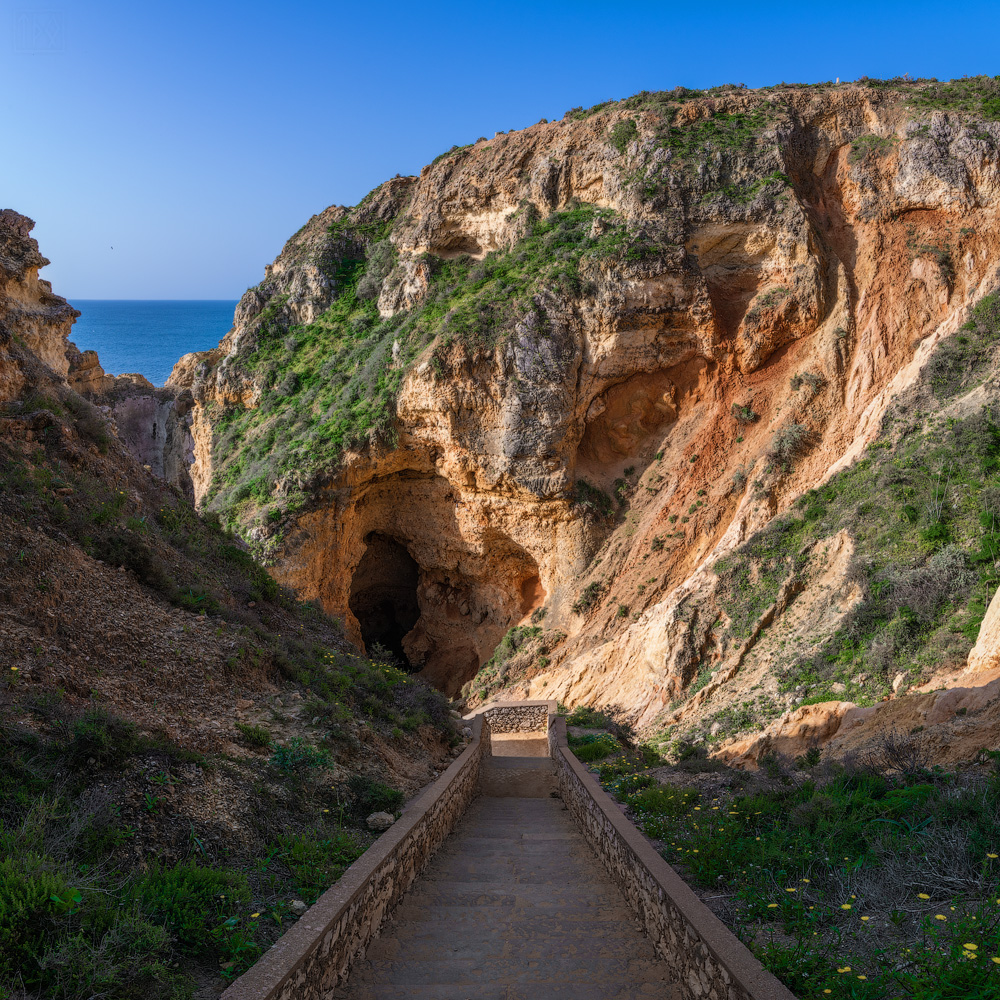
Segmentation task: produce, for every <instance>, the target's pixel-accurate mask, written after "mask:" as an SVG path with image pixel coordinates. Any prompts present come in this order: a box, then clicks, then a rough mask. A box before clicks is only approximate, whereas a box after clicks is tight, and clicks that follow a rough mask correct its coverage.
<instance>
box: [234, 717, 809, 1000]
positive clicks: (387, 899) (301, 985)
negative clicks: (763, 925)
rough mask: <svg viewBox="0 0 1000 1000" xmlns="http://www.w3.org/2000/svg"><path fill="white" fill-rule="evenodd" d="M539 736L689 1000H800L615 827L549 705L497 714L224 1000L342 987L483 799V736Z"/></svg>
mask: <svg viewBox="0 0 1000 1000" xmlns="http://www.w3.org/2000/svg"><path fill="white" fill-rule="evenodd" d="M491 731H492V732H495V733H498V734H499V733H511V732H545V733H547V736H548V743H549V753H550V756H551V757H552V759H553V760H554V762H555V770H556V775H557V779H558V790H559V791H558V794H559V795H560V796H561V797H562V799H563V802H564V803H565V805H566V807H567V809H569V810H570V812H571V813H572V814H573V817H574V819H575V820H576V821H577V823H579V825H580V827H581V829H582V831H583V833H584V835H585V836H586V838H587V840H588V842H589V843H590V846H591V847H592V848H593V850H594V852H595V853H596V854H597V856H598V857H599V858H600V860H601V862H602V863H603V864H604V865H605V867H606V868H607V869H608V871H609V873H610V874H611V876H612V877H613V878H614V879H615V881H616V882H617V883H618V885H619V887H620V888H621V890H622V893H623V894H624V896H625V899H626V900H627V901H628V903H629V905H630V907H631V908H632V909H633V911H634V912H635V913H636V915H637V916H638V918H639V920H640V921H641V923H642V926H643V928H644V930H645V932H646V934H647V935H648V936H649V938H650V939H651V940H652V942H653V944H654V946H655V948H656V951H657V954H658V956H659V957H660V958H661V959H662V960H663V961H664V962H665V963H666V964H667V965H668V967H669V968H670V969H671V970H672V972H673V974H674V976H675V978H676V980H677V981H678V982H681V983H683V984H684V985H685V986H686V987H687V988H688V990H689V991H690V994H691V996H692V998H698V1000H701V998H704V1000H795V997H794V996H793V994H792V993H790V992H789V991H788V990H787V989H786V988H785V987H784V986H782V984H781V983H779V982H778V980H777V979H775V977H774V976H772V975H771V974H770V973H769V972H767V971H765V969H764V968H763V967H762V966H761V964H760V962H758V961H757V959H755V958H754V957H753V955H752V954H751V953H750V951H749V950H748V949H747V948H746V946H745V945H743V944H742V942H740V941H739V940H738V939H737V938H736V936H735V935H734V934H733V933H732V932H731V931H730V930H729V929H728V928H727V927H726V926H725V925H724V924H723V923H722V922H721V921H720V920H719V919H718V918H717V917H716V916H715V915H714V914H713V913H712V912H711V911H710V910H709V909H708V907H706V906H705V904H704V903H702V902H701V900H699V899H698V897H697V896H696V895H695V894H694V893H693V892H692V891H691V889H690V888H688V886H687V885H686V884H685V883H684V882H683V881H682V880H681V878H680V876H679V875H678V874H677V873H676V872H675V871H674V870H673V869H672V868H671V867H670V866H669V865H668V864H667V863H666V862H665V861H664V860H663V858H661V857H660V855H659V854H658V853H657V852H656V851H655V850H654V849H653V847H652V845H651V844H650V843H649V841H648V840H646V838H645V837H644V836H643V835H642V834H641V833H639V831H638V830H637V829H636V828H635V827H634V826H633V825H632V824H631V823H630V822H629V821H628V820H627V819H626V818H625V817H624V816H623V815H622V812H621V809H620V808H619V807H618V805H617V803H615V802H614V801H613V800H612V799H611V798H610V796H608V794H607V793H606V792H605V791H604V789H603V788H601V786H600V784H599V783H598V781H597V780H596V779H595V778H594V776H593V775H592V774H591V773H590V772H589V771H588V770H587V768H586V767H584V766H583V765H582V764H581V763H580V762H579V761H578V760H577V758H576V756H575V755H574V754H573V753H572V752H571V751H570V749H569V744H568V741H567V738H566V720H565V719H564V718H562V717H561V716H558V715H557V714H556V703H555V702H554V701H533V702H499V703H495V704H492V705H488V706H486V707H485V708H483V709H481V710H480V711H479V712H478V713H477V714H476V716H475V717H474V719H473V720H472V740H471V742H470V743H469V745H468V746H467V747H466V748H465V750H464V751H463V752H462V753H461V754H460V755H459V757H457V758H456V759H455V760H454V761H453V762H452V764H451V766H450V767H449V768H448V769H447V770H446V771H445V772H444V774H442V775H441V776H440V777H439V778H438V779H437V780H436V781H435V782H434V783H433V784H431V785H430V786H428V787H427V788H426V789H425V790H424V791H423V792H422V793H421V794H420V795H419V796H418V797H417V798H416V799H414V800H413V801H412V802H411V803H409V804H408V805H407V807H406V808H405V809H404V810H403V814H402V816H401V817H400V818H399V819H398V820H397V821H396V822H395V823H394V824H393V825H392V826H391V827H390V828H389V829H388V830H387V831H386V832H385V833H384V834H382V836H381V837H379V839H378V840H377V841H376V842H375V843H374V844H373V845H372V846H371V847H370V848H369V849H368V850H367V851H366V852H365V853H364V854H363V855H362V856H361V857H360V858H359V859H358V860H357V861H355V862H354V864H353V865H351V866H350V868H348V869H347V871H346V872H345V873H344V875H343V877H342V878H341V879H340V881H339V882H338V883H337V884H336V885H334V886H333V887H332V888H331V889H329V890H327V892H325V893H324V894H323V895H322V896H321V897H320V898H319V900H318V901H317V902H316V903H315V904H314V905H313V906H311V907H310V908H309V909H308V910H307V911H306V913H305V914H304V915H303V916H302V918H301V919H300V920H299V921H298V923H296V924H295V926H294V927H292V928H291V929H290V930H289V931H288V932H287V933H285V934H283V935H282V936H281V937H280V938H279V939H278V941H277V942H276V943H275V944H274V945H273V946H272V947H271V949H270V950H269V951H268V952H267V954H265V955H264V956H263V957H262V958H261V959H260V960H259V961H258V962H257V963H256V964H255V965H254V966H253V967H252V968H251V969H249V970H248V971H247V972H245V973H244V974H243V975H242V976H240V978H239V979H237V980H236V981H235V982H234V983H233V984H232V985H231V986H230V987H229V988H228V989H227V990H226V991H225V993H223V994H222V1000H322V998H326V997H328V996H329V994H330V992H331V991H332V990H333V989H335V988H336V987H337V986H339V985H342V984H343V983H345V982H346V980H347V976H348V973H349V972H350V969H351V966H352V964H353V963H354V962H355V961H357V960H358V959H360V958H363V957H364V954H365V951H366V949H367V948H368V946H369V944H371V942H372V941H373V940H374V939H375V937H376V936H377V935H378V933H379V931H380V930H381V928H382V926H383V924H384V923H385V921H386V920H387V919H388V918H389V917H390V916H391V915H392V912H393V910H394V909H395V907H396V905H397V904H398V903H399V902H400V900H401V899H402V897H403V895H404V894H405V893H406V891H407V890H408V889H409V888H410V886H411V885H412V884H413V882H414V880H415V879H416V878H417V876H418V875H419V874H420V873H421V872H422V871H423V869H424V867H425V866H426V865H427V862H428V861H429V860H430V858H431V856H432V855H433V854H434V852H435V851H436V850H437V849H438V847H440V845H441V844H442V843H443V842H444V840H445V839H446V838H447V837H448V836H449V835H450V834H451V832H452V830H454V828H455V826H456V825H457V824H458V821H459V820H460V819H461V817H462V815H463V814H464V813H465V811H466V809H467V808H468V806H469V804H470V803H471V802H472V800H473V799H474V798H475V797H476V796H477V795H478V794H479V792H480V776H481V771H482V770H483V767H484V763H485V762H484V758H488V757H489V755H490V753H491V751H490V734H491Z"/></svg>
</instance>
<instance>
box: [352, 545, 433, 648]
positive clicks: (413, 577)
mask: <svg viewBox="0 0 1000 1000" xmlns="http://www.w3.org/2000/svg"><path fill="white" fill-rule="evenodd" d="M365 542H366V544H367V546H368V548H367V549H366V550H365V554H364V555H363V556H362V557H361V561H360V562H359V563H358V568H357V569H356V570H355V571H354V578H353V580H352V581H351V599H350V608H351V611H352V612H353V614H354V617H355V618H357V620H358V625H359V626H360V627H361V638H362V640H363V641H364V644H365V649H367V650H368V652H369V653H371V651H372V647H373V646H374V645H375V644H376V643H377V644H378V645H380V646H382V647H384V648H385V649H387V650H388V651H389V652H390V653H392V655H393V656H394V657H395V658H396V660H397V661H398V662H399V664H400V665H401V666H408V665H409V660H408V658H407V656H406V652H405V651H404V649H403V637H404V636H405V635H406V634H407V633H408V632H409V631H410V630H411V629H412V628H413V626H414V625H416V624H417V619H418V618H419V617H420V605H419V603H418V602H417V583H418V581H419V579H420V567H419V566H418V565H417V561H416V560H415V559H414V558H413V556H411V555H410V553H409V552H408V551H407V549H406V546H405V545H402V544H401V543H400V542H397V541H396V539H394V538H390V537H389V536H387V535H380V534H378V532H372V534H370V535H369V536H368V537H367V538H366V539H365Z"/></svg>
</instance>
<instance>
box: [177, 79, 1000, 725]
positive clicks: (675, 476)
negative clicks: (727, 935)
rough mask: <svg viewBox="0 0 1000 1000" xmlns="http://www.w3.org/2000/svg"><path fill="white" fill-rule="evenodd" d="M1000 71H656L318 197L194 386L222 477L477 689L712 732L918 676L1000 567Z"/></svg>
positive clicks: (946, 651) (360, 628)
mask: <svg viewBox="0 0 1000 1000" xmlns="http://www.w3.org/2000/svg"><path fill="white" fill-rule="evenodd" d="M998 99H1000V98H998V85H997V83H996V82H995V81H994V80H992V79H990V78H974V79H970V80H964V81H955V82H953V83H950V84H939V83H936V82H927V81H918V82H915V83H914V82H910V81H906V80H897V81H889V82H879V81H866V82H863V83H860V84H857V85H853V84H852V85H823V86H818V87H784V86H782V87H774V88H767V89H764V90H758V91H748V90H745V89H743V88H737V87H723V88H716V89H714V90H712V91H707V92H691V91H685V90H683V89H679V90H676V91H671V92H666V93H656V94H650V93H643V94H639V95H636V96H635V97H632V98H629V99H627V100H625V101H619V102H609V103H607V104H604V105H599V106H597V107H595V108H591V109H589V110H582V109H574V110H573V111H570V112H567V114H566V115H565V116H564V118H563V119H562V120H560V121H557V122H541V123H539V124H538V125H535V126H532V127H530V128H527V129H524V130H521V131H517V132H511V133H508V134H503V133H498V134H496V135H495V136H494V137H493V138H492V139H480V140H478V141H477V142H475V143H473V144H471V145H469V146H466V147H461V148H458V147H456V148H454V149H453V150H451V151H450V152H449V153H446V154H444V155H442V156H441V157H439V158H438V159H437V160H436V161H435V162H434V163H432V164H430V165H429V166H427V167H425V168H424V170H423V171H422V172H421V174H420V176H419V177H411V178H396V179H395V180H392V181H389V182H387V183H385V184H383V185H381V186H380V187H378V188H376V189H375V190H374V191H373V192H372V193H371V194H370V195H369V196H368V197H367V198H366V199H364V201H362V202H361V204H359V205H358V206H356V207H354V208H352V209H345V208H341V207H332V208H328V209H326V210H325V211H324V212H322V213H321V214H319V215H317V216H314V217H313V218H312V219H311V220H309V222H308V223H307V224H306V225H305V226H304V227H303V228H302V229H301V230H300V231H299V232H298V233H297V234H296V235H295V236H294V237H292V239H291V240H289V242H288V244H287V245H286V246H285V248H284V250H283V251H282V253H281V254H280V255H279V257H278V258H277V259H276V261H275V262H274V264H272V265H271V266H270V267H268V268H267V271H266V275H265V279H264V281H263V282H262V283H261V284H260V285H259V286H257V287H256V288H253V289H251V290H250V291H248V292H247V293H246V295H245V296H244V297H243V299H242V301H241V302H240V305H239V308H238V309H237V312H236V316H235V323H234V327H233V330H232V331H231V332H230V334H229V335H228V336H227V338H226V339H225V340H224V341H223V343H222V345H221V346H220V348H219V350H217V351H215V352H211V353H209V354H206V355H199V356H189V357H187V358H185V359H183V360H182V362H181V363H180V364H179V366H178V368H177V369H176V370H175V373H174V376H173V377H172V382H173V383H174V384H175V385H177V386H179V387H181V388H187V389H190V390H191V391H192V393H193V397H194V400H195V406H194V413H193V425H192V426H193V431H194V453H195V463H194V465H193V467H192V477H193V480H194V484H195V490H196V494H197V496H198V498H199V501H200V503H201V504H202V505H203V507H205V508H207V509H214V510H218V511H219V512H220V513H221V514H222V515H223V516H224V517H225V518H226V519H227V521H228V522H229V523H230V524H232V525H233V526H234V527H236V528H237V529H238V530H240V531H241V532H242V533H243V534H244V536H245V537H247V538H248V539H250V540H251V541H252V542H253V543H254V544H255V545H256V546H257V547H258V548H259V549H260V551H262V552H264V553H266V554H267V556H268V558H269V560H270V561H271V566H272V572H273V573H274V575H275V576H276V577H277V578H278V579H280V580H281V581H283V582H285V583H288V584H289V585H291V586H292V587H294V588H295V589H296V590H297V591H298V592H300V593H302V594H303V595H306V596H308V597H314V598H316V599H318V600H319V601H320V602H321V603H322V604H323V606H324V607H325V608H326V609H327V610H328V611H330V612H331V613H333V614H335V615H337V616H339V617H341V618H342V619H343V620H344V622H345V623H346V627H347V631H348V634H349V635H350V636H351V637H352V638H354V639H355V640H356V641H364V642H365V643H367V644H369V645H373V644H375V643H379V644H381V645H382V646H385V647H388V648H389V649H391V650H392V651H393V652H395V653H396V655H397V656H398V657H399V658H400V659H401V660H405V661H408V663H409V664H410V665H411V667H412V668H415V669H419V670H420V671H421V672H422V673H423V675H424V676H426V677H428V678H429V679H431V680H432V681H433V682H434V683H435V684H437V685H438V686H440V687H441V688H443V689H444V690H446V691H448V692H449V693H452V694H454V693H457V692H458V691H459V689H461V688H463V686H464V688H465V691H466V694H467V696H468V697H469V698H470V699H471V701H472V702H475V701H476V700H477V699H481V698H486V697H488V696H495V695H496V694H497V693H498V692H500V691H507V692H509V693H511V694H517V695H520V694H529V695H531V696H535V697H537V696H540V695H542V694H543V693H544V695H545V696H546V697H550V696H554V697H558V698H560V699H562V700H563V701H565V702H567V703H577V702H586V703H590V704H608V703H617V704H620V705H623V706H625V707H626V708H627V709H628V710H629V711H630V712H631V713H632V714H633V716H634V717H636V718H637V719H638V720H639V721H640V722H641V723H642V724H644V725H657V726H659V725H663V724H671V725H679V726H680V727H681V728H686V729H688V730H689V731H692V732H695V733H700V734H701V736H702V737H703V738H711V739H713V740H714V741H716V742H717V743H721V742H722V741H723V740H725V739H726V738H727V737H729V736H733V735H737V734H739V733H740V732H742V731H745V730H746V729H747V728H748V727H755V726H757V725H758V723H759V721H760V719H761V718H765V719H766V718H771V717H778V716H781V714H782V713H783V712H785V711H786V710H788V709H791V708H794V706H795V705H796V704H797V703H800V702H802V701H803V700H813V701H815V700H819V699H823V698H831V699H832V700H834V701H837V700H838V699H837V695H838V694H839V695H841V697H840V699H839V700H840V701H843V702H847V701H848V699H852V701H851V702H850V703H852V704H853V703H854V702H858V703H870V702H873V701H877V700H878V699H880V698H883V697H891V696H893V695H894V694H895V693H897V692H899V691H901V690H905V688H906V687H907V686H908V685H910V684H917V683H920V682H926V681H927V680H928V679H930V677H931V676H932V675H933V674H934V672H935V670H937V669H938V668H940V667H941V666H942V665H944V664H950V665H953V666H954V665H957V664H959V663H961V662H964V659H965V656H966V654H967V652H968V649H969V648H970V647H971V646H972V644H973V643H974V642H975V641H976V638H977V635H978V628H979V622H980V621H981V620H982V616H983V614H984V612H985V608H986V604H987V603H988V599H989V596H990V595H991V594H992V589H991V588H995V583H991V581H992V580H993V578H994V575H995V574H994V571H993V569H992V558H990V556H989V553H990V552H991V551H992V550H991V549H990V546H991V545H992V544H993V543H992V541H991V539H992V538H993V535H992V530H993V529H992V527H991V526H990V525H991V523H992V522H990V521H989V517H988V516H987V521H986V527H983V525H982V524H981V523H980V521H981V518H980V515H981V514H983V510H980V509H978V508H976V507H975V505H976V504H978V503H979V502H980V498H981V497H982V496H984V495H985V494H984V493H983V491H984V490H988V489H990V488H992V486H991V483H992V479H991V478H990V477H991V476H992V475H993V473H992V466H991V464H990V463H991V462H992V460H993V459H992V457H991V456H992V452H990V446H989V440H991V438H990V435H991V434H993V430H992V428H993V424H992V422H991V417H990V416H989V414H990V413H991V412H992V411H991V410H990V408H989V407H990V405H991V403H992V401H993V400H992V395H990V390H989V388H988V386H989V385H990V384H992V383H991V382H990V378H991V376H990V372H991V371H992V369H991V368H990V365H991V364H992V360H991V359H992V344H993V337H994V331H995V328H996V310H995V306H993V305H991V304H990V303H992V302H993V301H994V300H992V299H990V298H988V296H989V294H990V293H991V292H992V291H993V290H994V288H995V287H996V285H997V282H998V271H997V268H998V264H1000V240H998V235H1000V229H998V223H997V218H996V213H997V207H998V204H1000V201H998V199H1000V152H998V145H1000V124H998V122H997V118H998V117H1000V106H998ZM976 303H980V306H979V307H977V308H979V312H978V313H976V314H975V315H973V316H972V319H971V321H970V309H971V308H972V307H973V306H975V304H976ZM967 322H971V326H970V327H969V329H968V330H966V331H965V332H962V331H961V330H960V329H959V328H960V327H962V325H963V324H966V323H967ZM970 344H972V345H973V347H974V348H975V349H973V348H972V347H969V346H968V345H970ZM942 351H943V352H944V353H942ZM949 366H951V367H949ZM977 366H978V367H977ZM984 366H985V367H984ZM948 372H951V374H948ZM942 373H944V374H942ZM941 421H944V422H945V423H944V424H942V423H941ZM948 421H951V423H947V422H948ZM956 421H957V422H958V424H960V425H961V427H962V428H965V429H964V430H962V429H960V430H959V431H954V429H953V428H954V426H956ZM968 421H973V422H978V423H976V427H979V430H975V429H974V428H973V425H972V424H971V423H968ZM945 425H947V427H950V428H952V430H950V431H948V433H950V434H953V435H956V434H957V437H954V436H953V437H951V438H947V440H945V439H944V438H943V437H942V435H943V434H945V431H944V430H942V427H944V426H945ZM980 425H981V426H980ZM963 435H965V437H963ZM983 435H985V436H983ZM980 438H982V441H985V442H986V444H982V441H980ZM973 439H975V440H976V441H980V444H979V445H976V446H975V448H980V451H979V452H977V451H976V450H975V448H972V450H970V447H971V446H969V445H968V441H971V440H973ZM961 442H966V444H964V445H963V444H961ZM911 446H912V447H911ZM873 449H874V451H873ZM949 449H950V450H951V451H955V449H958V451H959V452H960V453H961V454H964V455H971V456H973V458H970V463H971V464H969V463H966V464H963V465H961V467H959V466H956V465H954V463H949V461H948V458H947V455H948V454H949ZM983 449H985V450H983ZM911 452H912V453H911ZM904 453H905V454H906V455H908V456H909V458H908V459H907V460H908V461H910V462H911V466H910V467H909V468H908V469H904V470H902V471H900V469H899V468H897V465H898V463H899V462H902V461H903V459H902V457H901V456H903V455H904ZM872 456H874V458H873V457H872ZM880 457H886V461H885V462H883V461H881V459H880ZM904 464H905V463H904ZM973 465H974V466H975V468H973V467H972V466H973ZM894 476H895V477H896V478H893V477H894ZM960 482H963V483H964V484H965V485H964V486H960V485H959V483H960ZM824 490H825V491H826V492H823V491H824ZM963 490H964V493H963V492H962V491H963ZM963 498H964V499H963ZM970 498H972V499H970ZM966 501H968V502H966ZM873 505H874V507H875V509H874V510H872V506H873ZM974 508H975V509H974ZM879 516H884V521H885V523H891V525H892V526H893V530H891V531H885V532H880V531H878V530H875V529H874V528H872V525H871V521H872V518H876V519H877V518H878V517H879ZM984 516H985V515H984ZM897 522H898V525H900V526H902V527H900V528H899V530H896V526H897ZM984 553H986V554H985V555H984ZM935 560H937V562H935ZM893 573H895V575H893ZM907 573H909V574H910V576H909V577H906V574H907ZM920 574H924V576H921V575H920ZM903 577H906V579H905V580H904V579H903ZM924 577H927V578H928V579H930V578H933V579H935V580H938V581H939V582H940V580H942V579H943V580H945V581H946V583H945V584H942V585H940V586H938V589H937V590H936V591H933V593H934V594H935V595H936V596H933V597H929V598H927V602H925V603H927V607H924V606H923V605H921V604H920V601H919V600H918V599H917V598H916V597H913V596H911V597H910V598H908V599H907V600H902V599H897V598H893V599H891V600H889V599H886V600H882V598H881V597H880V595H884V594H888V593H890V592H891V593H892V594H897V595H898V594H901V593H904V592H905V591H906V587H910V589H911V590H912V589H913V588H917V589H919V588H920V586H922V584H921V583H920V581H921V580H923V579H924ZM949 588H951V589H950V590H949ZM918 607H919V608H920V610H914V609H915V608H918ZM865 609H867V610H865ZM869 612H870V614H869ZM866 614H867V615H868V618H867V619H866V618H865V615H866ZM945 619H947V621H945ZM914 622H915V623H916V624H914ZM949 623H950V624H949ZM945 633H947V635H946V634H945ZM501 640H503V641H502V642H501ZM498 643H499V645H498ZM900 674H902V675H903V680H902V681H900V680H899V679H898V678H899V675H900Z"/></svg>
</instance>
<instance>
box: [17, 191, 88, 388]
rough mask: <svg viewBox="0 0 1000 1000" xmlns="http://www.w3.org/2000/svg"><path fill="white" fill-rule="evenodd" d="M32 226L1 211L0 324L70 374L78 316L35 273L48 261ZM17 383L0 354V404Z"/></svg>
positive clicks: (55, 368) (19, 383) (19, 378)
mask: <svg viewBox="0 0 1000 1000" xmlns="http://www.w3.org/2000/svg"><path fill="white" fill-rule="evenodd" d="M34 225H35V224H34V222H32V221H31V219H29V218H27V217H26V216H23V215H19V214H18V213H17V212H15V211H13V210H12V209H9V208H5V209H3V211H0V327H2V328H4V329H5V330H6V331H7V334H8V336H13V335H14V333H15V332H16V334H17V336H18V337H20V338H21V340H22V341H23V342H24V344H25V346H26V347H27V348H28V349H29V350H30V351H32V352H33V353H34V355H35V356H37V357H38V359H39V360H41V361H42V362H44V363H45V364H47V365H49V367H51V368H52V369H53V371H55V372H56V373H57V374H59V375H63V376H65V375H66V374H67V373H68V372H69V359H68V358H67V356H66V350H67V343H66V341H67V337H68V336H69V331H70V327H71V326H72V325H73V321H74V320H75V319H76V317H77V316H79V315H80V314H79V312H77V310H75V309H74V308H73V307H72V306H71V305H70V304H69V303H68V302H67V301H66V300H65V299H64V298H61V297H60V296H58V295H54V294H53V293H52V286H51V285H50V284H49V283H48V282H47V281H45V280H44V279H43V278H39V277H38V269H39V268H41V267H44V266H45V265H46V264H48V263H49V261H48V260H47V259H46V258H45V257H43V256H42V255H41V254H40V253H39V252H38V243H37V242H36V241H35V240H33V239H32V238H31V236H30V235H29V234H30V233H31V230H32V229H33V228H34ZM0 349H2V348H0ZM22 385H23V378H22V376H21V375H20V374H19V373H18V372H17V370H16V367H15V366H14V364H13V363H12V362H11V361H10V360H9V357H8V356H7V355H0V402H2V401H3V400H6V399H11V398H13V397H14V396H15V395H16V394H17V393H18V392H19V391H20V388H21V386H22Z"/></svg>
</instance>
